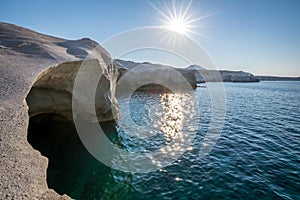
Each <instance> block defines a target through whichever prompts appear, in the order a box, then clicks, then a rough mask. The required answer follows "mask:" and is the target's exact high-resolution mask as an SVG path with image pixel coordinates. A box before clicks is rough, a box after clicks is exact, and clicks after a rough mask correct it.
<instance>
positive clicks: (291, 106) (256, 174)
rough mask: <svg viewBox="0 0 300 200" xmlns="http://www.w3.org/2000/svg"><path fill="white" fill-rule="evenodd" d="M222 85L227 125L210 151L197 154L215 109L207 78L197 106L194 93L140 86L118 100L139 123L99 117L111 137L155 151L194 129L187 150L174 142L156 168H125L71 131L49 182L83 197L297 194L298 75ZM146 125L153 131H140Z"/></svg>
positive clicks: (131, 148) (52, 163) (127, 146)
mask: <svg viewBox="0 0 300 200" xmlns="http://www.w3.org/2000/svg"><path fill="white" fill-rule="evenodd" d="M212 84H213V83H212ZM224 91H225V94H226V104H225V108H224V110H225V113H224V119H223V120H224V121H223V122H220V123H223V124H222V125H223V126H222V129H221V130H220V132H219V134H218V135H217V136H218V137H217V140H216V141H215V143H213V144H212V149H211V150H210V151H209V152H208V153H207V155H205V156H200V154H199V153H200V151H201V148H202V147H203V145H205V142H204V141H205V137H206V136H207V134H208V129H209V126H210V122H211V119H212V113H213V107H212V104H211V101H212V99H211V95H210V91H209V88H208V87H206V86H205V84H202V85H201V87H198V88H197V89H195V90H194V91H193V97H194V99H193V100H194V101H195V102H193V103H196V104H193V105H194V106H196V107H197V108H196V110H197V112H195V110H191V109H193V108H191V106H190V105H189V107H185V105H186V104H188V103H189V102H190V101H192V100H191V97H188V96H186V95H184V94H178V95H177V94H166V93H163V92H156V91H136V92H135V93H134V94H133V95H132V96H131V97H130V99H128V98H127V99H126V98H125V99H122V98H119V99H118V101H119V105H120V109H121V113H122V109H128V113H129V116H130V117H131V120H132V121H131V122H133V123H135V124H136V126H134V127H133V128H132V126H130V127H126V120H127V119H122V120H121V121H122V123H119V124H118V123H102V124H100V125H101V127H102V129H103V130H105V134H106V136H107V137H108V138H109V140H110V141H111V142H112V143H113V144H115V145H116V146H118V147H119V148H120V149H123V150H125V151H128V152H135V153H148V154H147V155H150V154H151V152H154V151H157V150H159V149H161V148H164V147H165V146H168V145H170V144H171V143H172V139H173V137H175V136H174V135H176V134H177V135H181V136H182V137H183V138H185V135H188V134H190V135H192V137H191V138H192V139H191V140H188V144H187V145H185V146H184V145H183V146H180V147H182V148H183V150H182V149H180V148H170V149H169V150H170V151H169V152H168V153H167V154H163V155H162V157H161V158H163V160H168V159H167V158H166V159H165V158H164V157H163V156H170V157H172V156H173V157H172V158H174V159H170V160H168V162H166V163H163V164H161V165H159V163H156V164H157V166H158V167H157V169H152V170H150V171H147V170H146V168H147V167H145V166H143V164H144V163H137V164H136V163H135V165H136V166H135V167H136V168H137V169H144V168H145V170H144V172H143V170H141V171H137V170H134V169H133V170H131V171H130V170H129V171H126V170H125V171H122V170H120V169H121V168H120V166H116V165H113V164H112V165H111V166H106V165H105V164H103V163H101V162H100V161H98V160H97V159H96V158H94V157H93V156H92V155H91V154H90V153H89V152H88V151H87V150H86V148H85V146H84V145H83V144H82V142H81V141H80V139H79V137H78V136H73V139H65V140H64V142H63V144H57V145H56V148H57V150H56V151H57V153H56V154H55V153H53V154H51V155H48V157H49V167H48V169H47V183H48V186H49V187H50V188H52V189H54V190H55V191H57V192H58V193H59V194H67V195H69V196H70V197H72V198H74V199H82V200H88V199H117V200H119V199H120V200H121V199H133V200H138V199H142V200H147V199H149V200H150V199H157V200H159V199H227V200H231V199H251V200H252V199H272V200H275V199H287V200H289V199H293V200H294V199H300V82H297V81H295V82H283V81H282V82H280V81H274V82H271V81H270V82H259V83H224ZM182 95H183V96H182ZM126 102H129V103H128V106H127V107H126V106H123V107H124V108H122V105H123V104H124V105H126ZM191 113H192V114H191ZM188 114H190V115H188ZM186 116H188V117H186ZM121 117H122V115H121ZM185 119H188V120H185ZM128 124H131V123H128ZM144 126H147V127H148V128H147V129H144V128H143V127H144ZM137 127H140V129H139V130H137ZM71 129H72V128H71ZM72 130H73V131H69V132H73V133H74V132H75V133H76V131H75V130H74V128H73V129H72ZM143 130H145V131H149V135H147V133H146V134H145V135H143V137H141V138H139V136H138V135H137V133H141V132H143ZM70 134H71V133H70ZM87 134H88V133H87ZM60 141H61V140H60ZM62 152H65V153H62ZM172 152H173V153H172ZM54 154H55V155H54ZM174 155H175V156H174ZM124 159H126V158H124ZM158 160H159V158H158ZM160 161H161V160H160ZM119 165H121V164H120V163H119Z"/></svg>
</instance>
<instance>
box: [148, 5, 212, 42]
mask: <svg viewBox="0 0 300 200" xmlns="http://www.w3.org/2000/svg"><path fill="white" fill-rule="evenodd" d="M147 2H148V4H149V5H150V6H151V7H152V8H154V9H155V10H156V11H157V12H158V14H159V15H161V16H160V17H159V18H157V19H158V21H160V22H161V23H162V25H160V26H157V27H159V28H163V29H165V30H168V31H170V32H172V33H176V34H179V35H183V36H191V35H197V36H202V37H205V38H209V37H208V36H206V35H204V34H203V33H201V32H199V30H200V28H202V27H203V25H202V24H201V21H202V20H204V19H206V18H207V17H209V16H210V14H209V15H202V16H195V14H197V13H198V12H195V11H192V10H191V8H192V7H193V6H192V3H193V1H192V0H189V1H188V0H178V1H176V0H172V1H165V0H161V1H156V2H157V3H156V4H158V6H156V5H155V4H154V3H153V2H151V1H147Z"/></svg>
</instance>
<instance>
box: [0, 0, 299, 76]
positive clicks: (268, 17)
mask: <svg viewBox="0 0 300 200" xmlns="http://www.w3.org/2000/svg"><path fill="white" fill-rule="evenodd" d="M150 2H152V3H153V4H154V5H156V6H157V7H159V6H160V5H162V3H161V1H160V2H159V1H150ZM191 11H194V14H193V16H194V17H200V16H204V15H210V14H213V15H211V16H210V17H208V18H206V19H203V20H200V21H197V22H195V24H194V25H196V26H201V28H196V29H195V31H197V32H199V33H201V34H205V35H207V36H209V38H211V39H207V38H204V37H200V36H197V35H192V37H193V38H194V39H196V40H197V41H198V42H199V43H200V44H202V46H203V47H204V48H205V49H206V50H207V51H208V53H209V55H210V56H211V57H212V59H213V60H214V62H215V63H216V64H217V67H218V68H219V69H231V70H244V71H249V72H252V73H254V74H257V75H281V76H300V1H299V0H209V1H208V0H200V1H197V0H194V1H193V4H192V7H191ZM157 18H161V15H160V14H159V13H158V12H157V11H156V10H155V9H153V7H151V6H150V4H149V3H148V2H147V1H144V0H130V1H129V0H128V1H125V0H123V1H121V0H120V1H116V0H111V1H102V0H94V1H93V0H91V1H75V0H60V1H55V0H42V1H36V0H26V1H25V0H24V1H20V0H1V1H0V21H3V22H9V23H13V24H16V25H20V26H24V27H27V28H30V29H33V30H36V31H38V32H42V33H46V34H50V35H54V36H59V37H63V38H68V39H78V38H82V37H89V38H92V39H94V40H96V41H98V42H99V43H100V44H101V42H102V41H104V40H105V39H107V38H109V37H110V36H112V35H114V34H117V33H119V32H121V31H126V30H129V29H133V28H139V27H145V26H155V25H161V24H160V23H161V22H160V21H158V20H157Z"/></svg>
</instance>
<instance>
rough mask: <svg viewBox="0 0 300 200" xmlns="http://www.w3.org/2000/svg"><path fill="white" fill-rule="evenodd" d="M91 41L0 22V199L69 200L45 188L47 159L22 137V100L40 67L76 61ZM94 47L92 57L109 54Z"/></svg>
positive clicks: (25, 113)
mask: <svg viewBox="0 0 300 200" xmlns="http://www.w3.org/2000/svg"><path fill="white" fill-rule="evenodd" d="M96 45H98V44H97V43H96V42H91V40H87V39H83V40H78V41H77V40H75V41H71V42H70V41H69V40H65V39H62V38H57V37H52V36H48V35H44V34H40V33H37V32H34V31H32V30H29V29H26V28H23V27H19V26H15V25H12V24H8V23H0V61H1V62H0V102H1V103H0V152H1V153H0V199H69V197H67V196H66V195H64V196H61V195H58V194H57V193H56V192H55V191H53V190H50V189H49V188H48V186H47V182H46V169H47V165H48V160H47V158H46V157H44V156H42V155H41V154H40V152H39V151H36V150H34V149H33V148H32V146H31V145H30V144H29V143H28V141H27V128H28V121H29V115H28V107H27V104H26V102H25V98H26V96H27V94H28V93H29V91H30V89H31V87H32V85H33V84H34V82H35V81H36V80H37V77H38V76H39V75H40V73H42V72H43V71H44V70H46V69H48V68H49V67H50V66H54V65H57V64H58V63H61V62H66V61H76V60H79V58H80V59H82V58H84V55H88V54H89V53H90V52H91V51H92V49H94V48H95V47H96ZM98 47H99V48H98V51H97V52H96V53H95V57H98V56H101V57H102V56H103V55H108V56H109V54H108V53H107V52H106V51H105V50H104V49H103V48H102V47H100V46H98ZM73 64H74V63H73ZM107 71H108V74H109V75H111V76H113V75H112V74H111V70H107ZM111 76H109V77H110V78H111ZM110 78H109V79H110Z"/></svg>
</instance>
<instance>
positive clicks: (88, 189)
mask: <svg viewBox="0 0 300 200" xmlns="http://www.w3.org/2000/svg"><path fill="white" fill-rule="evenodd" d="M101 127H102V128H103V130H104V131H105V133H106V134H107V136H108V138H109V139H110V140H112V141H113V140H117V138H118V136H117V132H116V130H115V124H114V122H105V123H101ZM28 141H29V143H30V144H31V145H32V146H33V148H35V149H36V150H39V151H40V152H41V154H42V155H44V156H46V157H47V158H48V159H49V164H48V169H47V183H48V187H49V188H52V189H54V190H55V191H56V192H57V193H59V194H61V195H62V194H67V195H69V196H70V197H72V198H75V199H102V198H103V196H110V195H114V194H111V192H112V191H113V190H111V189H110V190H107V188H108V187H113V186H115V185H116V184H117V183H116V182H115V180H114V178H113V176H112V173H111V168H110V167H107V166H105V165H103V164H101V163H100V162H99V161H98V160H96V159H95V158H94V157H93V156H92V155H91V154H90V153H89V152H88V151H87V150H86V148H85V147H84V145H83V144H82V142H81V140H80V138H79V136H78V134H77V132H76V128H75V125H74V123H72V122H70V121H68V120H66V119H65V118H64V117H62V116H60V115H58V114H40V115H37V116H34V117H31V118H30V121H29V128H28ZM108 192H109V194H107V193H108Z"/></svg>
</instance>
